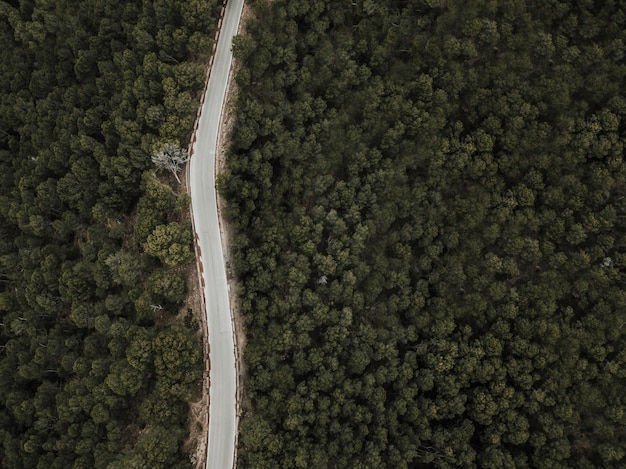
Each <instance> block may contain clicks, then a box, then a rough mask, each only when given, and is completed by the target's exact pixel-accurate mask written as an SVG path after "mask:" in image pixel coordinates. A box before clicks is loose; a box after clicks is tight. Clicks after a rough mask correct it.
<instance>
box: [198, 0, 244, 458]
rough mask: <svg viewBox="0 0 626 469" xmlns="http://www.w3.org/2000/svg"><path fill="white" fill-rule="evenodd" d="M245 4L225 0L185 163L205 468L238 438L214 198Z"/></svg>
mask: <svg viewBox="0 0 626 469" xmlns="http://www.w3.org/2000/svg"><path fill="white" fill-rule="evenodd" d="M243 3H244V0H228V3H227V5H226V11H225V13H224V17H223V20H222V25H221V32H220V35H219V40H218V44H217V49H216V52H215V55H214V59H213V67H212V69H211V75H210V78H209V82H208V86H207V89H206V93H205V96H204V104H203V106H202V112H201V115H200V119H199V121H198V128H197V130H196V134H195V138H196V141H195V144H194V146H193V156H192V157H191V161H190V163H189V165H190V166H189V185H190V191H191V203H192V212H193V219H194V225H195V230H196V236H197V244H198V246H199V248H200V262H201V266H202V271H203V272H202V276H203V283H204V299H205V304H206V313H207V324H208V330H209V336H208V340H209V347H210V353H209V360H210V373H209V376H210V386H209V399H210V401H209V429H208V431H209V435H208V451H207V461H206V467H207V469H209V468H210V469H231V468H232V467H233V466H234V463H235V452H236V447H235V444H236V441H237V439H236V434H237V402H236V393H237V369H236V364H235V343H234V339H233V324H232V320H231V313H230V306H229V300H228V283H227V280H226V268H225V263H224V254H223V252H222V242H221V237H220V228H219V222H218V213H217V201H216V193H215V152H216V150H217V136H218V132H219V124H220V116H221V113H222V107H223V104H224V95H225V93H226V87H227V84H228V76H229V72H230V66H231V62H232V53H231V47H232V38H233V36H234V35H235V34H237V28H238V25H239V20H240V18H241V12H242V8H243Z"/></svg>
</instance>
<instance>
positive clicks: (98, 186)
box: [0, 0, 220, 469]
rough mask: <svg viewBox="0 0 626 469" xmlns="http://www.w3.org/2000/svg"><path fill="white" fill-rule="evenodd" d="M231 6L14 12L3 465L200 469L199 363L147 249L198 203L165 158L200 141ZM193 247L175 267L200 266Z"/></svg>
mask: <svg viewBox="0 0 626 469" xmlns="http://www.w3.org/2000/svg"><path fill="white" fill-rule="evenodd" d="M217 3H218V2H216V1H214V0H198V1H193V2H183V1H178V0H176V1H168V2H140V1H128V2H106V1H105V2H101V1H95V0H87V1H80V2H77V1H68V0H59V1H53V2H43V1H41V2H30V1H10V2H3V1H0V44H2V47H1V48H0V63H2V64H3V67H2V70H1V71H0V466H2V467H7V468H36V467H50V468H64V469H65V468H70V467H75V468H78V467H85V468H102V469H104V468H112V467H123V468H127V467H150V468H155V467H163V468H173V467H181V468H182V467H188V466H189V463H188V457H187V456H186V455H184V454H183V452H182V450H181V442H182V440H183V438H184V437H185V432H186V425H187V422H186V418H187V413H188V402H189V401H190V399H191V398H192V392H193V391H194V389H195V388H194V385H195V381H196V380H197V379H198V376H199V373H198V369H201V364H200V362H201V357H200V349H199V347H198V344H197V343H196V341H195V340H194V339H193V332H194V331H191V330H189V329H186V328H181V327H179V326H172V324H175V323H176V322H177V320H176V319H175V318H174V317H173V316H175V314H176V313H177V311H178V308H179V307H180V303H181V302H182V300H183V299H184V296H185V294H186V286H185V282H184V279H183V278H182V277H180V275H179V274H178V273H174V272H171V271H170V270H167V269H166V268H165V267H164V266H163V265H162V263H161V262H160V261H159V260H158V258H156V257H153V256H150V255H148V254H147V253H146V252H145V250H146V248H147V246H146V241H147V239H148V237H149V236H150V235H151V234H152V233H153V231H154V230H155V228H157V227H158V226H159V225H165V226H171V224H172V223H176V222H177V221H178V222H180V214H181V211H182V210H183V209H185V208H186V207H187V204H188V198H187V197H184V196H178V195H177V194H176V193H175V192H174V191H173V190H172V189H171V188H170V187H169V186H167V185H166V184H165V183H163V182H160V181H159V180H157V179H156V177H155V175H154V168H153V165H152V162H151V161H150V155H151V152H152V148H153V147H154V146H155V145H158V144H159V142H165V141H180V142H184V141H187V140H188V139H189V135H190V133H191V130H192V123H193V119H194V118H195V106H196V103H197V98H198V96H199V93H200V91H201V90H202V88H203V84H204V83H203V81H204V70H205V66H204V62H205V60H206V59H207V58H208V54H209V53H210V51H211V39H210V38H212V37H213V32H212V29H213V28H214V25H213V23H214V18H215V14H216V13H217V12H218V11H219V8H220V5H218V4H217ZM198 12H202V15H201V16H198V17H197V16H196V14H197V13H198ZM174 226H176V225H174ZM179 226H182V225H179ZM170 231H172V230H170ZM179 231H180V230H179ZM183 231H184V229H183ZM168 233H169V234H170V235H172V233H171V232H168ZM183 234H184V236H182V237H181V238H180V239H174V236H170V238H171V240H170V241H171V242H170V244H168V245H167V246H160V247H161V248H162V249H165V250H167V249H170V248H171V247H172V245H176V246H177V249H178V251H176V250H174V251H175V252H174V253H169V251H168V253H167V254H168V255H162V256H161V257H163V259H164V260H167V261H170V260H171V261H181V260H184V261H189V260H190V259H191V257H192V251H191V250H190V245H191V244H190V243H191V241H190V240H189V239H188V238H189V236H188V234H187V233H186V232H185V233H183ZM158 254H160V252H159V253H158ZM161 309H166V310H167V312H169V313H171V315H170V317H168V320H167V321H163V320H161V321H159V323H158V324H155V321H154V318H155V316H156V312H157V311H160V310H161ZM181 322H182V320H181ZM168 334H169V335H172V334H173V335H174V336H175V337H176V338H177V339H178V342H179V345H178V347H179V348H177V349H176V350H174V351H173V352H172V355H168V356H167V360H165V359H164V356H165V355H166V354H165V352H164V351H163V345H162V343H163V342H164V339H163V337H169V335H168ZM177 359H178V360H183V361H184V367H181V370H183V369H184V370H185V371H186V373H184V374H182V375H181V374H180V373H181V371H180V370H178V369H174V368H172V367H173V365H174V364H175V363H177V362H176V360H177ZM164 360H165V362H166V363H167V364H168V366H165V367H164V365H163V363H164ZM170 371H171V373H170ZM163 402H167V404H168V407H167V408H165V407H164V406H163V405H162V403H163Z"/></svg>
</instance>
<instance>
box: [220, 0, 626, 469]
mask: <svg viewBox="0 0 626 469" xmlns="http://www.w3.org/2000/svg"><path fill="white" fill-rule="evenodd" d="M249 4H250V6H251V8H252V17H251V19H250V20H249V21H248V22H247V34H246V35H242V36H240V37H238V38H236V41H235V44H234V51H235V53H236V57H237V60H238V61H239V64H240V67H241V68H240V70H239V72H238V73H237V77H236V80H237V84H238V89H239V92H238V98H237V124H236V126H235V130H234V138H233V143H232V147H231V150H230V152H229V154H228V171H227V173H225V174H224V175H222V177H221V178H220V180H219V188H220V191H221V193H222V194H223V196H224V197H225V198H226V199H227V204H228V217H229V219H230V221H231V223H232V224H233V226H234V229H235V242H234V250H235V261H234V266H233V267H234V269H235V271H236V273H237V275H238V276H239V278H240V281H241V289H240V291H239V302H240V305H241V311H242V314H243V318H244V322H245V328H246V335H247V346H246V349H245V352H244V359H245V368H246V373H247V378H246V380H245V388H244V396H245V402H244V404H243V406H244V407H243V415H242V420H241V433H240V437H239V451H238V466H239V467H240V468H254V469H264V468H267V469H275V468H285V469H292V468H320V469H321V468H337V469H339V468H374V469H375V468H394V469H395V468H400V469H402V468H426V467H434V468H455V467H458V468H472V467H474V468H494V469H495V468H498V469H500V468H513V467H517V468H524V467H533V468H545V469H548V468H550V469H554V468H581V469H583V468H584V469H588V468H595V467H602V468H620V467H624V464H625V462H626V457H625V455H626V438H624V435H625V434H626V406H625V404H626V400H625V399H626V398H625V397H624V389H625V384H626V347H625V345H626V342H625V339H626V329H624V325H625V322H626V317H625V312H626V294H625V290H624V285H625V282H624V280H625V278H624V274H625V272H626V271H625V269H626V167H625V165H624V143H623V138H622V136H623V135H624V132H625V130H626V128H625V119H626V99H625V95H624V83H626V64H625V61H624V58H625V57H624V56H625V53H626V44H625V43H626V2H624V1H622V0H605V1H592V0H510V1H497V0H472V1H469V2H468V1H463V0H381V1H373V0H355V1H351V2H348V1H346V2H337V1H330V0H289V1H287V0H273V1H269V0H254V1H250V2H249Z"/></svg>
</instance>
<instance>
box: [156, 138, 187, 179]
mask: <svg viewBox="0 0 626 469" xmlns="http://www.w3.org/2000/svg"><path fill="white" fill-rule="evenodd" d="M187 161H189V153H188V152H187V150H184V149H183V148H181V147H180V146H179V145H178V144H175V143H166V144H164V145H163V147H162V148H161V150H160V151H157V152H155V153H154V154H153V155H152V162H153V163H154V164H155V166H156V167H157V168H158V169H166V170H168V171H170V172H171V173H172V174H173V175H174V177H175V178H176V180H177V181H178V183H179V184H180V183H181V182H180V179H179V177H178V173H179V172H180V170H181V169H182V167H183V166H184V165H185V163H187Z"/></svg>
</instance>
